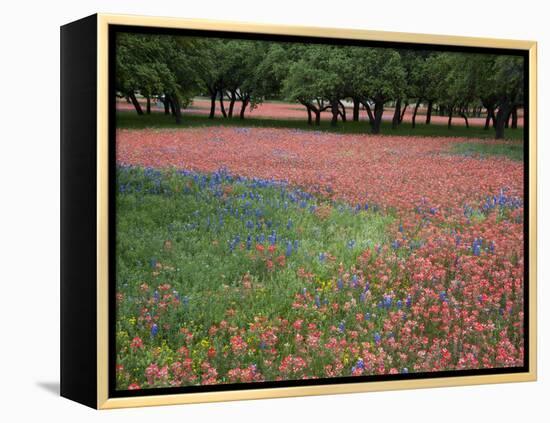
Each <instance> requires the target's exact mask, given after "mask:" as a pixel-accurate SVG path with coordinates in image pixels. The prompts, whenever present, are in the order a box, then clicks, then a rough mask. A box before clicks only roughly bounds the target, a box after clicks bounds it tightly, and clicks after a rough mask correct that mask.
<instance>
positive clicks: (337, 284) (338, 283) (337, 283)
mask: <svg viewBox="0 0 550 423" xmlns="http://www.w3.org/2000/svg"><path fill="white" fill-rule="evenodd" d="M336 286H337V287H338V289H343V288H344V281H343V280H342V278H338V281H337V282H336Z"/></svg>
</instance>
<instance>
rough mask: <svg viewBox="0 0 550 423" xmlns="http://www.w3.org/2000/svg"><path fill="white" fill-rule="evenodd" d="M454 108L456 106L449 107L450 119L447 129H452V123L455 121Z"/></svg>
mask: <svg viewBox="0 0 550 423" xmlns="http://www.w3.org/2000/svg"><path fill="white" fill-rule="evenodd" d="M453 109H454V107H449V120H448V121H447V129H451V124H452V122H453Z"/></svg>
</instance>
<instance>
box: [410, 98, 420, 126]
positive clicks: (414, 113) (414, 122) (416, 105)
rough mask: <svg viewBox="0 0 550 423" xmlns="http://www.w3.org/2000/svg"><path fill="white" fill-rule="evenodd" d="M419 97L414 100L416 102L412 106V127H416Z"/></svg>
mask: <svg viewBox="0 0 550 423" xmlns="http://www.w3.org/2000/svg"><path fill="white" fill-rule="evenodd" d="M420 100H421V99H420V98H419V99H418V100H417V101H416V104H415V106H414V112H413V117H412V127H413V128H416V114H417V113H418V107H419V106H420Z"/></svg>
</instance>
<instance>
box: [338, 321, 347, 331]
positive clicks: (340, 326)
mask: <svg viewBox="0 0 550 423" xmlns="http://www.w3.org/2000/svg"><path fill="white" fill-rule="evenodd" d="M345 330H346V325H345V323H344V322H340V324H339V325H338V331H340V333H343V332H344V331H345Z"/></svg>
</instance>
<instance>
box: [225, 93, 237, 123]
mask: <svg viewBox="0 0 550 423" xmlns="http://www.w3.org/2000/svg"><path fill="white" fill-rule="evenodd" d="M235 101H237V95H236V94H235V91H231V100H230V102H229V112H228V113H227V115H228V116H229V117H230V118H231V117H233V109H234V107H235Z"/></svg>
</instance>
